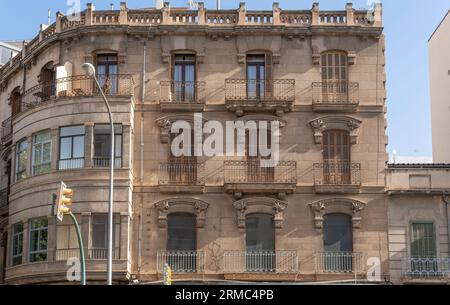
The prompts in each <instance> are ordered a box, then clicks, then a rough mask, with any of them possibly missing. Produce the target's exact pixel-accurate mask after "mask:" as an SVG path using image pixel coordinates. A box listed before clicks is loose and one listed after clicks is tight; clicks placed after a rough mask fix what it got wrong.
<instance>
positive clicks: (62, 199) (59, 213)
mask: <svg viewBox="0 0 450 305" xmlns="http://www.w3.org/2000/svg"><path fill="white" fill-rule="evenodd" d="M72 195H73V191H72V190H71V189H69V188H67V186H66V184H65V183H64V182H61V185H60V186H59V189H58V195H57V198H56V217H57V218H58V219H59V221H62V220H63V217H64V214H68V213H69V212H70V207H69V206H70V205H72Z"/></svg>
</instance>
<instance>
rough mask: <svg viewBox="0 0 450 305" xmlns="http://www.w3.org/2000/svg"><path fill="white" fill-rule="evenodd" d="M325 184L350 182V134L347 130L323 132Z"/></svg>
mask: <svg viewBox="0 0 450 305" xmlns="http://www.w3.org/2000/svg"><path fill="white" fill-rule="evenodd" d="M323 161H324V165H323V171H324V173H323V174H324V184H338V185H340V184H350V183H351V163H350V135H349V133H348V131H345V130H327V131H324V132H323Z"/></svg>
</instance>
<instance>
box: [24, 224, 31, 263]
mask: <svg viewBox="0 0 450 305" xmlns="http://www.w3.org/2000/svg"><path fill="white" fill-rule="evenodd" d="M29 249H30V227H29V221H28V219H27V220H24V221H23V244H22V264H26V263H28V262H29V261H30V258H29V257H28V253H29Z"/></svg>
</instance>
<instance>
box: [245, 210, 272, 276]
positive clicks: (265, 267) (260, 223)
mask: <svg viewBox="0 0 450 305" xmlns="http://www.w3.org/2000/svg"><path fill="white" fill-rule="evenodd" d="M245 230H246V232H245V233H246V234H245V243H246V249H247V251H246V270H247V271H249V272H275V271H276V255H275V224H274V218H273V215H269V214H250V215H247V217H246V219H245Z"/></svg>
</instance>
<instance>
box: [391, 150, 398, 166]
mask: <svg viewBox="0 0 450 305" xmlns="http://www.w3.org/2000/svg"><path fill="white" fill-rule="evenodd" d="M392 155H393V159H394V160H393V161H394V164H396V163H397V162H396V161H397V160H396V159H397V150H395V149H394V150H392Z"/></svg>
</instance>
